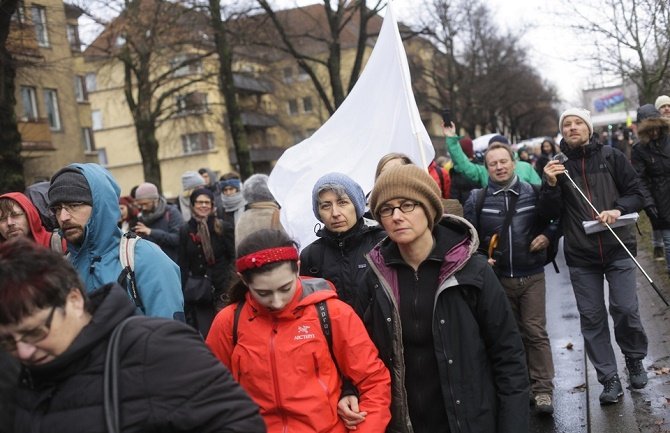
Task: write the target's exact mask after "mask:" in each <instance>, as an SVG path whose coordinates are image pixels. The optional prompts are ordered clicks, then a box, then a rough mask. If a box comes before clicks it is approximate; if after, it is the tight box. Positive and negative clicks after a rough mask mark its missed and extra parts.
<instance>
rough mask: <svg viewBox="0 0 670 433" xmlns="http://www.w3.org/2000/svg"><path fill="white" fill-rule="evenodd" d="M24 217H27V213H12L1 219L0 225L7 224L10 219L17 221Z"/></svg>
mask: <svg viewBox="0 0 670 433" xmlns="http://www.w3.org/2000/svg"><path fill="white" fill-rule="evenodd" d="M23 215H25V213H23V212H10V213H8V214H7V215H5V216H2V217H0V223H6V222H7V221H8V220H9V218H11V219H13V220H15V219H17V218H19V217H22V216H23Z"/></svg>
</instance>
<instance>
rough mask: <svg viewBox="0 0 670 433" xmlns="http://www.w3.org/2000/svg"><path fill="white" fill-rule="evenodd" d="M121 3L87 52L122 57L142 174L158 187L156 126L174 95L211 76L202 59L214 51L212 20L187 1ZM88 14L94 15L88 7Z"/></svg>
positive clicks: (131, 0)
mask: <svg viewBox="0 0 670 433" xmlns="http://www.w3.org/2000/svg"><path fill="white" fill-rule="evenodd" d="M118 6H120V7H121V8H122V9H121V12H120V14H119V16H118V17H116V18H115V19H114V20H113V22H112V23H108V24H107V23H106V24H107V25H106V28H105V30H104V32H103V33H102V34H101V35H100V36H99V37H98V38H97V39H96V41H95V42H94V43H93V44H92V45H91V46H90V47H89V48H88V49H87V50H86V55H87V56H89V57H91V58H95V57H102V58H107V59H111V60H112V61H120V62H121V63H122V65H123V70H124V94H125V98H126V102H127V104H128V107H129V109H130V112H131V114H132V117H133V121H134V123H135V134H136V137H137V144H138V147H139V150H140V154H141V156H142V166H143V172H144V178H145V180H146V181H147V182H151V183H154V184H155V185H157V186H158V187H159V189H160V188H161V168H160V163H159V159H158V149H159V142H158V139H157V138H156V131H157V129H158V127H159V126H160V125H161V124H162V123H163V122H164V121H165V120H167V119H169V118H170V117H172V116H173V115H174V113H175V110H176V109H177V107H176V104H175V103H174V99H175V97H176V96H177V95H179V94H180V93H182V92H184V91H186V90H187V89H188V88H189V87H191V86H192V85H193V84H194V83H197V82H200V81H203V80H206V79H207V78H208V75H207V74H206V73H205V71H204V68H203V67H202V63H203V61H204V60H205V59H207V58H208V57H209V56H211V55H212V54H213V46H212V44H211V42H209V38H208V37H206V35H207V34H208V33H209V32H210V27H209V21H208V19H207V17H206V16H205V15H203V14H201V13H199V12H197V11H195V10H192V9H190V8H187V7H185V4H184V2H181V3H179V2H177V3H175V2H171V1H168V0H124V2H123V3H122V4H118ZM89 15H91V16H95V15H94V14H93V13H92V12H91V11H90V10H89ZM98 19H99V20H100V22H103V23H104V22H105V21H104V20H102V19H100V18H99V17H98ZM191 72H193V73H191Z"/></svg>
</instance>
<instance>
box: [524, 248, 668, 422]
mask: <svg viewBox="0 0 670 433" xmlns="http://www.w3.org/2000/svg"><path fill="white" fill-rule="evenodd" d="M638 241H639V245H640V248H639V249H640V251H639V255H638V261H639V262H640V264H641V265H642V266H643V267H644V269H645V270H646V271H647V273H648V274H649V275H650V276H651V278H652V279H653V280H654V281H655V283H656V285H657V286H658V287H659V288H660V289H661V291H663V292H664V294H665V296H666V298H670V279H668V277H667V276H666V272H665V262H654V261H653V260H652V259H651V257H650V253H649V248H648V247H647V242H648V236H644V237H642V238H640V239H639V240H638ZM558 264H559V267H560V269H561V272H560V273H559V274H556V273H555V271H554V270H553V268H552V267H551V266H547V268H546V269H545V272H546V278H547V328H548V332H549V337H550V339H551V346H552V353H553V356H554V366H555V370H556V377H555V379H554V384H555V390H554V407H555V413H554V416H553V418H552V417H539V416H536V415H532V416H531V428H530V431H531V432H533V433H534V432H546V433H551V432H557V433H558V432H560V433H586V432H593V433H617V432H621V433H624V432H625V433H637V432H640V433H668V432H670V309H669V308H668V307H666V306H665V305H664V304H663V303H662V302H661V301H660V298H659V297H658V295H657V294H656V293H655V292H654V291H653V289H652V288H651V286H649V284H648V282H647V280H646V279H645V278H644V276H643V275H642V274H641V273H639V272H638V298H639V301H640V314H641V316H642V320H643V323H644V325H645V328H646V331H647V335H648V337H649V355H648V357H647V359H646V360H645V361H644V365H645V367H646V368H647V370H648V371H649V384H648V385H647V387H646V388H645V389H643V390H631V389H629V387H628V378H627V375H626V372H625V364H624V362H623V356H621V355H620V353H618V357H619V358H618V361H619V374H620V376H621V377H622V384H623V385H624V387H625V388H626V389H625V390H624V397H623V399H622V401H621V403H619V404H617V405H613V406H606V407H602V406H600V404H599V401H598V396H599V394H600V392H601V391H602V386H601V385H600V384H599V383H598V382H597V380H596V376H595V370H594V369H593V367H592V366H591V364H590V363H589V362H588V361H586V359H585V358H586V356H585V353H584V342H583V339H582V336H581V333H580V330H579V316H578V313H577V307H576V305H575V299H574V295H573V293H572V287H571V285H570V280H569V276H568V271H567V268H566V266H565V261H564V259H563V255H562V254H559V257H558ZM610 327H611V323H610ZM612 341H613V342H614V336H612ZM615 352H618V347H616V346H615Z"/></svg>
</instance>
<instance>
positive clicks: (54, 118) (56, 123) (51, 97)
mask: <svg viewBox="0 0 670 433" xmlns="http://www.w3.org/2000/svg"><path fill="white" fill-rule="evenodd" d="M44 105H46V108H47V119H48V120H49V127H50V128H51V130H52V131H60V130H61V124H60V112H59V111H58V92H56V91H55V90H54V89H44Z"/></svg>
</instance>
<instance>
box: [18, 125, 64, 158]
mask: <svg viewBox="0 0 670 433" xmlns="http://www.w3.org/2000/svg"><path fill="white" fill-rule="evenodd" d="M17 126H18V129H19V133H20V134H21V145H22V149H23V150H24V151H31V150H56V148H55V147H54V145H53V143H52V142H51V129H50V128H49V121H48V120H47V119H36V120H21V121H19V122H18V123H17Z"/></svg>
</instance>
